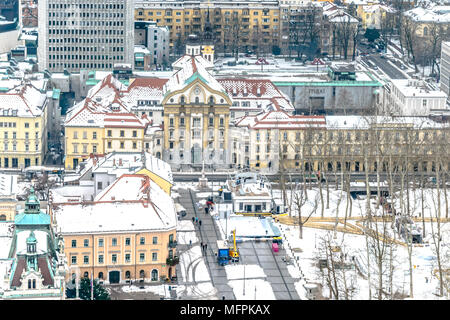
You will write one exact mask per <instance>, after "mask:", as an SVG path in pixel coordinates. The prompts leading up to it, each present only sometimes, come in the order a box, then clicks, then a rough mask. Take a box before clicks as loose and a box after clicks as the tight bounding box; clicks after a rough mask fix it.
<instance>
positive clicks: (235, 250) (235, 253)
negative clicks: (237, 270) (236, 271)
mask: <svg viewBox="0 0 450 320" xmlns="http://www.w3.org/2000/svg"><path fill="white" fill-rule="evenodd" d="M230 258H231V260H232V261H234V262H238V261H239V250H238V248H237V246H236V229H234V230H233V247H232V248H230Z"/></svg>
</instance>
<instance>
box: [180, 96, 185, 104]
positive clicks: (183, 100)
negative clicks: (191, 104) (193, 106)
mask: <svg viewBox="0 0 450 320" xmlns="http://www.w3.org/2000/svg"><path fill="white" fill-rule="evenodd" d="M180 103H181V104H184V103H186V98H185V97H184V96H181V98H180Z"/></svg>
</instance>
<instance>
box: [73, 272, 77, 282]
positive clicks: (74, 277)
mask: <svg viewBox="0 0 450 320" xmlns="http://www.w3.org/2000/svg"><path fill="white" fill-rule="evenodd" d="M76 279H77V275H76V274H75V273H72V283H73V284H75V280H76Z"/></svg>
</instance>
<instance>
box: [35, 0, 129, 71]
mask: <svg viewBox="0 0 450 320" xmlns="http://www.w3.org/2000/svg"><path fill="white" fill-rule="evenodd" d="M38 15H39V43H38V61H39V70H41V71H42V70H45V69H48V70H49V71H52V72H62V71H64V70H67V71H69V72H76V73H77V72H79V70H80V69H96V70H112V69H113V67H114V64H116V63H120V64H124V63H126V64H133V62H134V0H107V1H105V0H42V1H39V10H38Z"/></svg>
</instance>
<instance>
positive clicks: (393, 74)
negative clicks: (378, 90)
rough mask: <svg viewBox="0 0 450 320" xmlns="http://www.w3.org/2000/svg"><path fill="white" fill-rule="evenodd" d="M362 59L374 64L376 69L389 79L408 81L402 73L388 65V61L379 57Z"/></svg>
mask: <svg viewBox="0 0 450 320" xmlns="http://www.w3.org/2000/svg"><path fill="white" fill-rule="evenodd" d="M363 59H367V60H369V61H371V62H372V63H373V64H375V65H376V66H377V67H378V68H380V69H381V70H382V71H383V72H384V73H386V74H387V76H388V77H389V78H391V79H408V77H406V76H405V75H404V74H403V72H402V71H401V70H400V69H398V68H397V67H396V66H394V65H392V64H390V63H389V62H388V60H389V59H387V58H386V59H384V58H381V57H380V55H376V54H373V55H369V56H366V57H364V58H363Z"/></svg>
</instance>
